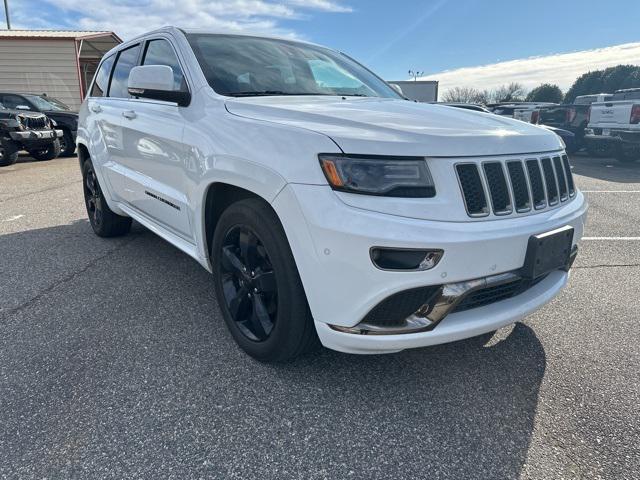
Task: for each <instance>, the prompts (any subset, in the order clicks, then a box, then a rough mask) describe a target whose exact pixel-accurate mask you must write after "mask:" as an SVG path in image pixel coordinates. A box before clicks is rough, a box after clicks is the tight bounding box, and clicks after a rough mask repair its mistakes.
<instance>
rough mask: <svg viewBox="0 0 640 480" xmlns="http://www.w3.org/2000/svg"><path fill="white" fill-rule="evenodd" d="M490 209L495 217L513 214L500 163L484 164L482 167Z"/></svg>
mask: <svg viewBox="0 0 640 480" xmlns="http://www.w3.org/2000/svg"><path fill="white" fill-rule="evenodd" d="M482 170H483V171H484V176H485V180H486V182H487V189H488V190H489V198H490V199H491V207H492V209H493V213H494V214H495V215H509V214H510V213H511V212H513V208H512V207H511V194H510V193H509V186H508V185H507V177H506V175H505V174H504V169H503V168H502V163H500V162H486V163H484V164H483V165H482Z"/></svg>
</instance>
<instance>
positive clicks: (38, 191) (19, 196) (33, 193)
mask: <svg viewBox="0 0 640 480" xmlns="http://www.w3.org/2000/svg"><path fill="white" fill-rule="evenodd" d="M76 183H82V180H76V181H74V182H68V183H63V184H61V185H56V186H54V187H49V188H43V189H42V190H34V191H33V192H27V193H22V194H20V195H14V196H12V197H6V198H3V199H0V203H4V202H8V201H9V200H16V199H18V198H24V197H29V196H31V195H37V194H39V193H44V192H50V191H52V190H59V189H61V188H67V187H68V186H69V185H73V184H76Z"/></svg>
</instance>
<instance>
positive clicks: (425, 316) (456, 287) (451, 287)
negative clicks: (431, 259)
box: [329, 272, 521, 335]
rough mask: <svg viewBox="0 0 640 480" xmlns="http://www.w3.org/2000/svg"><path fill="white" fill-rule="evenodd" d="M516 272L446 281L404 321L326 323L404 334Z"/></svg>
mask: <svg viewBox="0 0 640 480" xmlns="http://www.w3.org/2000/svg"><path fill="white" fill-rule="evenodd" d="M520 278H521V277H520V276H519V275H517V274H516V273H511V272H507V273H501V274H498V275H492V276H490V277H484V278H478V279H474V280H467V281H464V282H457V283H448V284H445V285H441V286H440V288H438V290H437V291H436V292H435V293H434V294H433V295H432V296H431V297H430V298H429V299H428V300H427V301H426V302H425V303H424V304H423V305H422V306H421V307H420V308H419V309H418V310H417V311H416V312H414V313H413V314H412V315H410V316H409V317H407V318H406V319H405V321H404V324H403V325H394V326H389V327H387V326H379V325H371V324H368V323H365V322H361V323H359V324H358V325H356V326H355V327H341V326H338V325H329V326H330V327H331V328H332V329H334V330H337V331H339V332H343V333H352V334H356V335H405V334H408V333H420V332H427V331H429V330H433V329H434V328H435V327H436V325H438V323H440V322H441V321H442V320H444V318H445V317H446V316H447V315H448V314H449V313H451V311H452V310H453V309H455V308H456V306H458V304H460V302H462V301H463V300H464V299H465V298H466V297H467V296H468V295H469V294H471V293H473V292H475V291H476V290H481V289H484V288H488V287H494V286H497V285H501V284H505V283H510V282H513V281H516V280H518V279H520Z"/></svg>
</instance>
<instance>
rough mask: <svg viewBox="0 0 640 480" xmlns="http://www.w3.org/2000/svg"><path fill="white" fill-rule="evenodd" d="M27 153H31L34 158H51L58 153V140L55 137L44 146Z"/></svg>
mask: <svg viewBox="0 0 640 480" xmlns="http://www.w3.org/2000/svg"><path fill="white" fill-rule="evenodd" d="M29 155H31V156H32V157H33V158H35V159H36V160H53V159H54V158H56V157H57V156H58V155H60V140H58V139H57V138H56V139H55V140H54V141H53V142H51V144H49V145H48V146H47V147H46V148H43V149H40V150H31V151H29Z"/></svg>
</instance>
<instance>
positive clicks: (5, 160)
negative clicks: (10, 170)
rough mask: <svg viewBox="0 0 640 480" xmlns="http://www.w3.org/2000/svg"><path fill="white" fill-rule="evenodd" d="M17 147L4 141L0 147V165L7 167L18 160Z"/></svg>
mask: <svg viewBox="0 0 640 480" xmlns="http://www.w3.org/2000/svg"><path fill="white" fill-rule="evenodd" d="M18 152H19V150H18V147H17V146H15V145H14V144H13V143H10V142H6V143H4V144H3V145H2V147H0V167H8V166H9V165H13V164H14V163H16V162H17V161H18Z"/></svg>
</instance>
